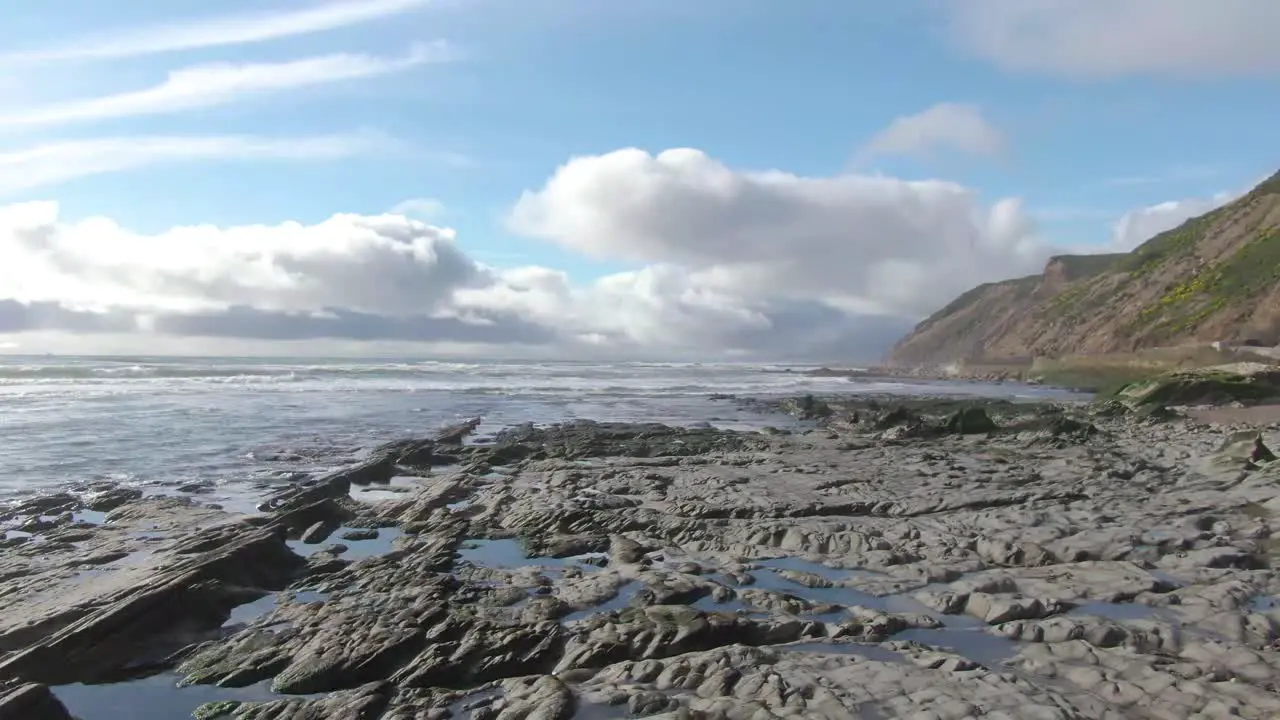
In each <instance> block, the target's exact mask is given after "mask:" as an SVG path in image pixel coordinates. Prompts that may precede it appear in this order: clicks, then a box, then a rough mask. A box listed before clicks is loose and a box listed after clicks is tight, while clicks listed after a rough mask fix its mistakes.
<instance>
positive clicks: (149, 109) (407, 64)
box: [0, 43, 452, 127]
mask: <svg viewBox="0 0 1280 720" xmlns="http://www.w3.org/2000/svg"><path fill="white" fill-rule="evenodd" d="M451 57H452V54H451V51H450V50H449V48H448V46H447V45H445V44H443V43H434V44H420V45H415V46H414V47H413V48H411V49H410V51H409V53H407V54H406V55H404V56H401V57H376V56H371V55H360V54H350V53H340V54H334V55H324V56H319V57H311V58H305V59H302V60H294V61H290V62H283V63H239V64H237V63H214V64H208V65H199V66H195V67H190V68H185V69H182V70H175V71H173V72H171V73H169V77H168V78H167V79H166V80H165V81H164V82H163V83H160V84H159V85H156V86H154V87H150V88H147V89H145V90H137V91H133V92H126V93H120V94H116V95H107V96H103V97H96V98H88V99H84V100H75V101H72V102H67V103H61V104H56V105H49V106H45V107H36V108H31V109H27V110H19V111H17V112H10V113H8V114H3V115H0V127H21V126H32V125H54V124H62V123H72V122H84V121H94V120H104V119H109V118H120V117H131V116H139V115H156V114H165V113H175V112H182V111H185V110H194V109H198V108H208V107H214V106H218V105H225V104H228V103H232V102H235V101H236V100H239V99H241V98H244V97H246V96H253V95H260V94H265V93H270V92H274V91H280V90H289V89H296V88H303V87H308V86H313V85H321V84H326V83H332V82H339V81H343V80H356V79H361V78H371V77H375V76H378V75H386V74H389V73H394V72H399V71H402V70H407V69H409V68H413V67H417V66H419V65H423V64H425V63H429V62H439V61H443V60H448V59H450V58H451Z"/></svg>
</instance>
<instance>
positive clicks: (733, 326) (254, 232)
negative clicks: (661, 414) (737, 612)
mask: <svg viewBox="0 0 1280 720" xmlns="http://www.w3.org/2000/svg"><path fill="white" fill-rule="evenodd" d="M413 205H415V204H413V203H411V204H410V205H407V206H406V207H404V208H400V209H401V210H407V209H411V206H413ZM1182 210H1183V211H1184V212H1186V213H1188V214H1191V213H1194V212H1198V210H1197V209H1196V208H1193V207H1190V206H1185V207H1183V208H1182ZM1162 213H1163V214H1162ZM1171 217H1172V216H1171V215H1170V214H1169V211H1168V209H1167V208H1163V207H1162V206H1156V207H1153V208H1146V209H1145V210H1143V211H1138V212H1135V213H1133V214H1131V215H1129V216H1127V218H1126V220H1124V221H1122V225H1123V226H1124V228H1125V229H1124V231H1123V232H1125V233H1129V232H1132V233H1143V232H1148V231H1150V230H1149V229H1150V228H1151V227H1154V226H1155V225H1153V223H1155V224H1159V223H1160V222H1163V223H1165V224H1170V223H1173V222H1174V220H1173V219H1171ZM1157 218H1163V220H1159V221H1158V220H1157ZM509 219H510V222H511V224H512V227H513V228H514V229H516V230H519V231H521V232H524V233H527V234H530V235H533V236H536V237H540V238H543V239H545V240H547V241H550V242H554V243H556V244H558V245H560V246H563V247H565V248H568V249H570V250H573V251H577V252H583V253H589V254H592V255H594V256H596V257H600V258H607V259H611V260H614V261H619V260H621V261H624V262H629V263H632V264H633V265H634V269H631V270H627V271H624V272H617V273H613V274H610V275H606V276H604V277H601V278H598V279H596V280H594V281H592V282H586V283H575V282H573V281H571V279H570V277H569V275H568V274H567V273H565V272H562V271H560V270H556V269H553V268H547V267H538V266H528V267H517V268H510V269H497V268H493V267H489V266H486V265H484V264H483V263H480V262H477V261H476V260H475V259H474V258H472V257H471V256H469V255H468V254H467V253H466V252H465V251H464V250H463V249H462V247H460V246H459V244H458V242H457V238H456V237H455V233H454V231H453V230H450V229H447V228H442V227H439V226H436V225H432V224H429V223H427V222H424V221H422V220H420V219H415V218H413V217H409V216H407V215H405V214H403V213H387V214H382V215H352V214H338V215H334V216H332V217H330V218H329V219H327V220H324V221H322V222H318V223H315V224H311V225H304V224H301V223H296V222H284V223H280V224H275V225H252V226H234V227H216V226H211V225H206V226H188V227H176V228H171V229H169V230H167V231H164V232H160V233H154V234H144V233H138V232H134V231H131V230H129V229H127V228H124V227H121V226H120V225H119V224H117V223H115V222H114V221H112V220H110V219H109V218H103V217H91V218H86V219H82V220H74V221H71V220H66V219H63V218H61V217H60V215H59V208H58V206H57V205H56V204H55V203H50V202H32V203H21V204H13V205H9V206H0V293H2V294H0V333H24V334H30V333H32V332H55V331H56V332H63V333H79V334H82V335H84V336H85V337H86V338H88V337H90V336H93V337H108V336H110V337H117V336H122V335H130V336H132V337H153V338H157V339H158V340H157V342H163V339H164V338H175V337H181V338H218V339H224V340H227V341H230V340H236V341H244V342H262V343H269V342H289V341H307V340H312V339H336V340H340V341H353V342H355V341H358V342H370V341H378V342H393V343H427V344H429V345H430V347H431V348H432V352H437V350H436V348H439V347H445V346H447V347H453V348H458V347H465V348H468V349H469V351H470V352H473V353H474V352H477V350H476V348H483V347H490V348H497V349H498V350H497V351H496V354H502V352H503V350H502V349H504V348H507V349H510V348H520V350H519V352H520V353H521V354H528V349H530V348H535V349H538V352H539V353H541V354H543V355H559V356H561V357H565V356H568V357H588V356H591V355H593V354H597V355H601V356H613V357H619V356H631V357H637V356H644V357H658V356H668V357H671V356H685V357H688V356H696V357H725V356H733V357H759V358H765V357H769V358H787V359H797V360H799V359H808V360H824V361H832V362H851V361H863V360H874V359H875V358H877V357H878V356H879V355H880V354H881V353H882V352H883V350H885V349H886V348H887V347H888V346H889V345H890V344H892V342H893V341H894V340H896V339H897V338H898V337H900V336H901V335H902V334H903V333H905V332H906V331H907V330H909V328H910V326H911V325H912V324H913V323H914V321H915V320H917V319H918V318H919V317H921V316H923V315H926V314H928V313H930V312H932V311H934V310H936V309H937V308H938V307H940V306H941V305H943V304H945V303H946V302H948V301H950V300H951V299H952V298H954V297H955V295H957V294H959V293H960V292H963V291H964V290H967V289H969V288H970V287H972V286H973V285H975V284H977V283H980V282H985V281H989V280H998V279H1004V278H1008V277H1014V276H1018V275H1023V274H1028V273H1033V272H1037V271H1039V270H1040V269H1041V268H1042V267H1043V263H1044V261H1045V260H1046V259H1047V258H1048V257H1049V256H1050V255H1052V254H1053V253H1054V252H1056V251H1057V250H1056V249H1055V248H1053V247H1051V245H1050V244H1049V243H1048V242H1046V241H1045V240H1044V239H1042V238H1041V237H1040V236H1039V234H1038V233H1037V231H1036V228H1035V226H1034V224H1033V223H1032V222H1031V220H1030V219H1029V217H1028V214H1027V212H1026V211H1025V210H1024V208H1023V207H1022V204H1021V203H1020V202H1019V201H1018V200H1016V199H1012V198H1006V199H998V200H995V201H994V202H991V203H987V202H984V201H983V200H982V199H981V198H979V197H978V196H977V195H975V194H974V193H973V192H972V191H970V190H968V189H966V188H964V187H962V186H959V185H956V184H954V183H948V182H941V181H915V182H908V181H902V180H896V179H892V178H885V177H861V176H854V175H840V176H835V177H801V176H796V175H790V174H786V173H781V172H777V171H762V172H753V171H742V170H735V169H732V168H729V167H727V166H725V165H723V164H721V163H719V162H717V161H715V160H713V159H712V158H710V157H708V156H707V155H705V154H703V153H701V152H699V151H696V150H687V149H686V150H671V151H667V152H663V153H660V154H658V155H656V156H655V155H650V154H648V153H646V152H643V151H640V150H634V149H632V150H620V151H617V152H614V153H608V154H605V155H599V156H589V157H580V158H575V159H573V160H571V161H569V162H568V163H566V164H565V165H564V166H562V167H560V168H559V169H558V170H556V171H555V172H554V173H553V174H552V176H551V177H550V178H549V179H548V180H547V181H546V183H545V185H543V186H542V187H541V188H538V189H536V190H531V191H529V192H527V193H526V194H525V195H524V196H522V197H521V198H520V199H519V201H518V202H517V203H516V204H515V206H514V208H513V210H512V213H511V216H510V218H509ZM1140 227H1141V228H1142V229H1140ZM1118 232H1120V231H1119V230H1118ZM23 340H24V346H25V344H26V343H25V337H24V338H23ZM511 352H516V351H515V350H512V351H511Z"/></svg>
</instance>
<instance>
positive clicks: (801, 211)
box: [510, 149, 1048, 316]
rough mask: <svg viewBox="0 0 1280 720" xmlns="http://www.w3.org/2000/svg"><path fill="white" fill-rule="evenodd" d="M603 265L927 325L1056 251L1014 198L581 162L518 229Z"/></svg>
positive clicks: (518, 212)
mask: <svg viewBox="0 0 1280 720" xmlns="http://www.w3.org/2000/svg"><path fill="white" fill-rule="evenodd" d="M510 224H511V227H512V228H513V229H514V230H515V231H517V232H520V233H523V234H526V235H530V236H533V237H538V238H543V239H546V240H549V241H552V242H555V243H557V244H559V245H560V246H562V247H565V248H568V249H570V250H574V251H578V252H583V253H587V254H589V255H591V256H594V257H597V258H608V259H613V260H623V261H631V262H636V263H663V264H670V265H676V266H679V267H682V268H686V269H687V270H688V271H689V272H690V277H691V278H693V279H694V280H696V283H697V285H698V286H700V287H704V288H708V289H709V290H714V291H716V292H721V293H725V294H727V295H731V296H735V297H739V296H741V297H751V298H757V299H763V298H767V297H771V296H779V297H791V298H800V299H805V300H810V301H818V302H822V303H825V304H828V305H831V306H834V307H839V308H842V309H845V310H850V311H855V312H860V313H871V314H877V313H878V314H885V315H907V316H913V315H920V314H925V313H928V312H929V311H931V310H932V309H935V308H936V307H937V306H938V305H939V304H940V303H942V302H945V301H946V300H948V299H950V297H951V296H953V295H955V294H956V293H959V292H961V291H963V290H965V289H967V288H969V287H971V286H972V285H974V284H976V283H978V282H983V281H987V280H995V279H1000V278H1004V277H1010V276H1013V275H1017V274H1019V273H1026V272H1034V271H1035V270H1038V269H1039V268H1040V267H1041V265H1042V264H1043V261H1044V259H1045V257H1047V253H1048V248H1047V245H1046V243H1045V242H1044V241H1043V240H1042V239H1041V238H1040V237H1038V235H1037V234H1036V232H1035V228H1034V226H1033V224H1032V223H1031V222H1030V220H1029V219H1028V217H1027V214H1026V213H1025V212H1024V210H1023V208H1022V205H1021V203H1020V202H1019V201H1017V200H1015V199H1003V200H999V201H997V202H995V203H994V204H992V205H990V206H984V205H983V204H982V203H981V202H980V200H979V198H978V197H977V196H976V195H975V194H974V193H973V192H972V191H970V190H968V189H967V188H964V187H962V186H960V185H957V184H955V183H950V182H942V181H935V180H928V181H914V182H908V181H903V180H897V179H893V178H886V177H863V176H856V175H842V176H835V177H818V178H815V177H800V176H796V175H791V174H788V173H782V172H777V171H762V172H753V171H737V170H734V169H731V168H729V167H726V166H725V165H723V164H721V163H719V162H717V161H716V160H714V159H712V158H710V157H708V156H707V155H706V154H704V153H702V152H700V151H698V150H692V149H676V150H668V151H665V152H662V153H660V154H658V155H656V156H655V155H651V154H649V153H647V152H645V151H642V150H638V149H628V150H619V151H616V152H612V153H608V154H606V155H598V156H588V157H579V158H575V159H573V160H571V161H570V162H568V163H566V164H565V165H563V166H561V167H560V168H559V169H558V170H557V171H556V173H555V174H554V175H553V176H552V177H551V179H550V180H548V181H547V183H546V185H545V186H544V187H542V188H541V189H539V190H537V191H531V192H527V193H525V194H524V195H523V196H522V197H521V198H520V200H519V201H518V202H517V204H516V205H515V208H514V210H513V212H512V214H511V217H510Z"/></svg>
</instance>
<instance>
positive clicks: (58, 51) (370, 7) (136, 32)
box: [0, 0, 437, 66]
mask: <svg viewBox="0 0 1280 720" xmlns="http://www.w3.org/2000/svg"><path fill="white" fill-rule="evenodd" d="M436 1H437V0H343V1H340V2H329V3H324V4H320V5H309V6H307V7H302V8H297V9H293V10H284V11H279V10H277V11H268V12H255V13H243V14H238V15H208V16H203V17H199V18H194V19H190V20H185V21H181V22H171V23H166V24H162V25H146V26H140V27H132V28H116V29H114V30H113V31H112V32H109V33H105V34H102V35H98V36H94V37H82V38H76V39H75V40H73V41H71V42H68V43H65V44H63V45H59V46H56V47H52V48H46V49H43V50H26V51H19V52H14V53H9V54H6V55H0V66H3V65H12V64H19V63H33V62H50V61H59V60H92V59H99V60H101V59H109V58H126V57H137V56H141V55H154V54H157V53H165V52H174V51H179V50H196V49H200V48H212V47H223V46H227V45H242V44H246V43H257V42H264V41H267V40H278V39H282V38H287V37H294V36H298V35H309V34H312V33H319V32H325V31H328V30H335V29H337V28H341V27H347V26H350V25H356V24H359V23H365V22H370V21H372V20H378V19H381V18H386V17H391V16H393V15H400V14H403V13H406V12H409V11H411V10H416V9H418V8H422V7H425V6H426V5H428V4H431V3H432V2H436Z"/></svg>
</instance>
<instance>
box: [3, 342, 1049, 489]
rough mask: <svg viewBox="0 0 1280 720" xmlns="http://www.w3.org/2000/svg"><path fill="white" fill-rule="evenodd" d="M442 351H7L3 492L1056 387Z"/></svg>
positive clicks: (258, 482)
mask: <svg viewBox="0 0 1280 720" xmlns="http://www.w3.org/2000/svg"><path fill="white" fill-rule="evenodd" d="M788 367H789V368H790V369H792V370H793V372H783V370H785V369H786V368H784V367H781V366H766V365H745V364H712V363H707V364H698V363H640V362H636V363H608V364H599V363H587V362H536V363H533V362H505V361H502V362H479V361H477V362H435V361H427V360H401V361H396V360H377V361H374V360H368V361H364V360H351V359H330V360H320V359H310V358H305V359H304V358H291V359H285V358H271V359H262V358H190V357H187V358H164V357H112V358H105V357H62V356H59V357H16V356H15V357H3V358H0V501H3V500H6V499H12V498H17V497H23V496H28V495H32V494H38V493H43V492H51V491H56V490H59V489H65V488H68V487H74V486H77V485H83V484H84V483H88V482H93V481H102V480H110V481H116V482H121V483H126V484H131V485H137V486H140V487H142V488H143V489H144V490H145V491H147V492H174V491H175V489H176V488H178V487H180V486H188V489H192V488H194V487H195V486H199V488H200V493H201V497H202V498H203V499H205V500H207V501H209V502H220V503H222V504H224V505H228V506H233V507H246V508H249V507H252V504H253V503H254V502H255V501H256V499H257V498H259V497H260V496H261V495H262V494H263V493H264V492H265V490H266V489H267V488H268V487H270V486H271V485H273V484H277V483H279V482H282V480H281V478H283V477H287V476H289V475H291V474H293V473H297V472H316V471H321V470H325V469H329V468H332V467H335V466H339V465H342V464H344V463H347V462H351V461H353V460H356V459H358V458H359V457H360V456H361V454H362V453H363V452H366V451H367V450H368V449H369V448H370V447H372V446H374V445H376V444H378V443H381V442H385V441H388V440H392V439H396V438H403V437H409V436H422V435H427V434H429V433H431V432H432V431H433V430H435V429H437V428H439V427H441V426H443V425H446V424H448V423H452V422H457V421H459V420H462V419H466V418H471V417H476V416H479V417H482V418H483V419H484V422H483V424H482V425H481V427H480V428H479V433H480V434H481V435H484V434H491V433H493V432H496V431H497V430H500V429H502V428H503V427H508V426H510V425H515V424H519V423H524V422H536V423H550V422H558V421H563V420H570V419H577V418H583V419H592V420H619V421H656V422H662V423H669V424H677V425H688V424H693V423H710V424H711V425H714V426H716V427H726V428H759V427H763V426H765V425H770V424H774V425H781V424H785V423H786V422H787V419H786V418H780V417H778V416H769V415H765V414H761V413H759V412H754V411H749V410H744V409H742V408H739V407H737V404H736V403H733V402H730V401H724V400H713V399H711V398H710V396H711V395H713V394H734V395H742V396H770V395H774V396H785V395H802V394H805V393H814V394H827V393H843V392H865V393H902V394H922V393H928V394H936V393H961V394H974V395H988V396H990V395H1003V396H1012V395H1022V396H1043V395H1050V394H1054V392H1055V391H1053V390H1050V389H1047V388H1033V387H1028V386H1018V385H995V384H984V383H969V382H957V383H948V382H938V381H932V382H931V381H918V382H908V381H902V382H888V381H872V380H868V381H850V380H847V379H844V378H822V377H811V376H807V375H805V374H803V371H804V370H806V369H809V368H807V367H804V366H788Z"/></svg>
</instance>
